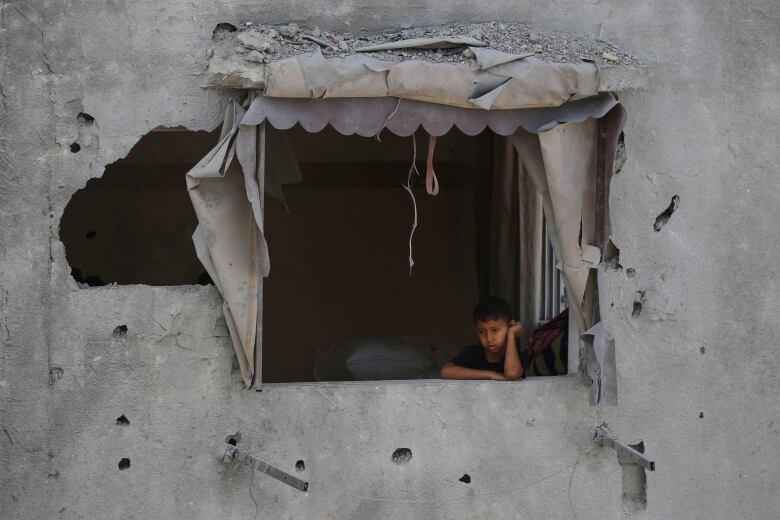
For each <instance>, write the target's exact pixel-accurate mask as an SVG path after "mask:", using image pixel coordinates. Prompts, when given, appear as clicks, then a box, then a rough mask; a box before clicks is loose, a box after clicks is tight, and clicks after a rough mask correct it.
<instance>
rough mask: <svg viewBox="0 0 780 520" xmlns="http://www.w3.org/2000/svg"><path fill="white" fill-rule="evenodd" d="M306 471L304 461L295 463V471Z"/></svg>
mask: <svg viewBox="0 0 780 520" xmlns="http://www.w3.org/2000/svg"><path fill="white" fill-rule="evenodd" d="M305 469H306V464H304V462H303V461H302V460H299V461H298V462H296V463H295V471H299V472H300V471H303V470H305Z"/></svg>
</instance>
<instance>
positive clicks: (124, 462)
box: [119, 457, 130, 470]
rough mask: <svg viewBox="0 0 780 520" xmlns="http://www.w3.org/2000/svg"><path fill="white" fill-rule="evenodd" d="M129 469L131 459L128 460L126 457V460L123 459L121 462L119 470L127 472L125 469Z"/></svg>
mask: <svg viewBox="0 0 780 520" xmlns="http://www.w3.org/2000/svg"><path fill="white" fill-rule="evenodd" d="M129 467H130V459H128V458H127V457H125V458H123V459H121V460H120V461H119V469H120V470H125V469H127V468H129Z"/></svg>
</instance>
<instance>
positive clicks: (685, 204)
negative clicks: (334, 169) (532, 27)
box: [0, 0, 780, 520]
mask: <svg viewBox="0 0 780 520" xmlns="http://www.w3.org/2000/svg"><path fill="white" fill-rule="evenodd" d="M778 18H780V9H779V8H778V5H777V3H776V2H773V1H771V0H767V1H757V0H753V1H748V2H719V3H712V2H707V1H704V0H701V1H696V2H672V1H661V0H656V1H648V2H634V3H625V2H616V1H605V2H592V1H589V2H573V1H567V0H554V1H551V2H547V3H539V2H530V1H527V0H523V1H520V2H507V1H497V2H489V3H486V2H475V1H468V2H444V1H439V0H436V1H431V2H417V1H401V2H393V3H387V2H377V1H373V0H372V1H364V2H356V1H343V2H336V3H333V2H323V1H310V2H287V3H270V2H259V3H258V2H245V1H242V2H208V1H202V0H194V1H189V2H178V1H177V2H170V3H157V2H123V1H119V0H112V1H105V2H75V1H74V2H56V3H51V2H40V1H38V2H4V3H2V5H0V48H2V53H1V54H0V60H2V61H1V62H0V70H2V76H1V77H0V85H1V86H2V89H1V90H0V106H1V107H2V111H3V117H2V118H0V181H1V182H2V189H0V230H1V231H0V265H2V269H0V340H2V356H0V399H1V400H2V404H1V406H0V421H2V429H3V432H2V433H0V450H1V451H0V456H2V462H1V463H0V464H2V466H0V467H2V468H3V471H2V472H0V479H2V485H1V486H0V517H2V518H23V519H38V518H47V519H48V518H180V517H187V518H193V519H200V518H203V519H206V518H214V517H217V516H220V517H228V518H252V517H253V516H254V515H255V505H254V502H253V499H252V497H250V495H249V487H250V474H249V473H248V472H247V471H245V470H240V469H239V470H234V471H225V470H223V469H222V468H221V467H220V466H219V465H218V464H217V463H216V462H214V461H213V460H212V459H211V458H210V456H209V455H208V450H207V444H208V440H209V438H210V437H212V436H214V435H218V434H225V433H232V432H234V431H236V430H241V431H242V432H244V434H245V438H244V440H243V441H242V443H247V444H248V445H250V446H252V447H253V448H254V449H256V450H257V453H258V455H261V456H262V457H263V458H264V459H265V460H267V461H268V462H272V463H275V464H277V465H279V466H280V467H281V468H283V469H285V470H287V471H293V468H294V464H295V461H296V460H298V459H303V460H305V463H306V470H305V472H304V473H302V475H303V476H304V477H305V478H306V479H307V480H309V481H310V482H311V489H310V491H309V493H308V494H307V495H302V494H299V493H297V492H295V491H294V490H292V488H288V487H286V486H284V485H283V484H280V483H277V482H275V481H272V480H268V479H267V478H265V477H262V476H258V478H257V482H258V484H259V488H256V489H255V492H254V500H255V501H256V502H257V504H258V506H257V507H258V508H259V511H260V514H259V517H262V518H305V519H311V518H353V519H361V520H362V519H369V518H432V519H437V520H438V519H461V518H464V519H465V518H486V517H489V518H517V517H527V518H536V517H545V518H560V519H564V518H578V519H590V518H593V519H595V518H599V519H603V518H613V519H618V518H625V513H624V511H623V505H622V501H621V484H620V482H621V477H620V466H619V465H618V463H617V458H616V457H615V454H614V452H612V451H610V450H607V449H601V448H595V447H594V446H593V445H592V444H591V442H590V435H591V428H592V427H593V426H595V425H596V424H598V423H600V422H601V421H607V422H608V423H609V425H610V427H611V428H612V429H613V431H614V432H615V433H616V434H617V435H618V437H620V438H622V439H623V440H626V441H628V442H635V441H638V440H642V441H644V443H645V447H646V451H647V453H648V454H650V455H651V456H653V457H654V458H655V461H656V465H657V468H658V469H657V471H655V472H653V473H650V474H648V476H647V486H648V491H647V497H648V504H647V509H646V510H645V511H642V512H638V513H636V514H635V517H636V518H646V519H669V518H697V519H698V518H701V519H721V518H722V519H733V518H749V519H763V518H774V517H775V516H776V512H777V511H778V510H780V493H778V491H777V485H776V482H777V481H778V480H780V470H778V468H777V465H776V464H775V462H774V461H775V460H777V458H778V456H780V449H779V448H778V441H779V439H780V437H778V425H780V407H779V406H778V404H777V400H776V397H775V396H776V394H777V393H778V391H779V390H780V383H778V378H777V373H778V368H780V361H778V357H777V355H776V343H777V342H776V336H777V333H778V332H780V328H779V327H778V325H777V319H776V316H777V315H778V312H779V311H780V308H779V307H780V304H779V302H778V296H777V294H778V290H779V289H780V282H778V280H779V279H780V278H778V264H777V262H776V261H775V260H774V259H775V258H776V257H777V256H778V254H780V246H778V245H777V244H778V242H777V240H776V235H777V232H776V229H777V221H778V217H780V214H778V210H777V209H776V208H777V204H776V201H775V199H776V194H777V193H778V189H779V188H780V186H779V185H778V184H780V181H778V176H777V175H776V169H777V166H776V165H777V163H778V160H780V152H779V151H778V148H777V146H776V144H775V141H776V138H775V133H776V132H775V124H776V121H777V115H778V114H777V107H778V102H779V101H780V99H779V97H780V96H779V95H778V93H777V88H776V86H777V84H778V83H779V82H780V69H779V68H778V66H777V58H776V55H777V49H778V47H779V46H778V39H779V38H780V36H779V33H778V31H777V21H778ZM490 19H506V20H512V21H527V22H532V23H538V24H541V25H545V26H548V27H551V28H555V29H565V30H569V31H573V32H581V33H590V34H594V35H596V36H599V37H601V38H604V39H608V40H611V41H613V42H614V43H616V44H618V45H619V46H621V47H623V48H625V49H626V50H628V51H630V52H632V53H634V54H636V55H638V56H639V57H641V58H642V59H643V60H644V61H645V62H646V63H648V64H649V65H650V68H651V71H650V76H649V82H648V88H647V89H646V90H644V91H640V92H632V93H624V94H621V102H622V103H623V104H624V106H625V107H626V109H627V110H628V114H629V123H628V125H627V127H626V131H625V132H626V145H627V151H628V160H627V162H626V164H625V167H624V168H623V170H622V172H621V173H620V174H618V176H617V177H616V178H615V179H614V181H613V183H612V195H611V203H612V217H613V223H612V224H613V240H614V242H615V244H616V245H617V246H618V247H619V248H620V264H621V265H622V266H623V269H621V270H610V271H608V273H607V279H606V284H607V291H606V294H605V295H603V296H602V297H605V298H608V300H609V301H608V304H607V305H608V308H609V311H608V314H607V316H606V321H607V324H608V327H609V328H610V330H611V332H612V335H613V336H614V337H615V341H616V350H617V361H618V378H619V381H618V393H619V396H618V399H619V405H618V406H617V407H614V408H606V409H598V408H590V407H588V405H587V390H586V388H585V387H584V386H582V385H581V384H580V383H578V382H577V380H576V379H574V378H558V379H554V380H538V381H528V382H522V383H517V384H505V383H494V382H478V383H447V384H417V385H415V384H393V385H357V386H344V385H342V386H331V387H325V388H323V387H317V386H300V387H295V386H290V387H271V388H268V389H266V390H265V391H264V392H263V393H261V394H259V395H257V394H255V393H249V392H242V391H241V390H240V386H241V385H240V378H239V377H238V376H237V375H236V374H235V372H232V371H231V357H232V352H231V350H230V347H229V343H228V338H227V332H226V330H225V329H224V326H222V325H221V322H220V319H219V318H220V316H221V303H220V302H219V298H218V296H217V294H216V292H215V291H214V289H213V288H211V287H200V286H199V287H175V288H166V287H146V286H120V287H101V288H91V289H80V288H78V287H77V286H76V284H75V282H74V281H73V280H72V279H71V277H70V276H69V268H68V265H67V262H66V260H65V253H64V249H63V246H62V243H61V242H60V241H59V240H58V223H59V220H60V217H61V215H62V211H63V208H64V207H65V205H66V204H67V201H68V200H69V198H70V197H71V195H72V194H73V193H74V192H75V191H76V190H78V189H79V188H81V187H82V186H84V184H85V183H86V181H87V180H88V179H89V178H90V177H95V176H99V175H101V173H102V171H103V169H104V167H105V166H106V165H107V164H110V163H112V162H114V161H116V160H118V159H120V158H122V157H123V156H125V155H126V154H127V153H128V151H129V150H130V149H131V148H132V146H133V145H134V144H135V143H136V142H137V141H138V139H139V138H140V136H142V135H144V134H145V133H147V132H148V131H149V130H151V129H152V128H155V127H157V126H159V125H165V126H177V125H182V126H186V127H188V128H190V129H193V130H202V129H207V130H211V129H213V128H215V127H216V126H217V124H218V123H219V121H220V119H221V116H222V113H223V108H224V103H225V101H226V99H227V96H228V95H230V94H229V93H226V92H216V91H211V90H207V89H203V88H201V84H202V79H203V71H204V69H205V65H206V59H207V56H208V49H209V46H210V43H211V31H212V29H213V27H214V26H215V25H216V24H217V23H219V22H223V21H228V22H232V23H240V22H242V21H245V20H258V21H259V20H263V21H271V22H283V21H287V20H292V21H296V22H298V23H299V24H304V25H315V24H316V25H319V26H320V27H321V28H328V27H332V28H334V29H340V30H341V29H346V28H350V29H351V30H353V31H359V30H360V29H361V28H366V29H368V30H374V29H383V28H390V27H393V26H397V25H401V24H410V23H436V22H449V21H483V20H490ZM79 112H87V113H89V114H91V115H92V116H93V117H94V118H95V121H94V123H92V124H91V125H85V124H79V121H78V118H77V115H78V113H79ZM74 142H78V143H79V144H80V147H81V148H80V151H78V152H77V153H73V152H71V151H70V145H71V144H72V143H74ZM674 195H679V197H680V206H679V209H678V210H677V211H676V212H675V213H674V215H673V216H672V217H671V219H670V220H669V221H668V222H667V223H666V225H665V226H664V227H663V228H662V229H661V231H659V232H655V231H653V223H654V222H655V218H656V216H657V215H658V214H659V213H661V212H662V211H663V210H664V209H665V208H666V207H667V206H668V205H669V201H670V199H671V198H672V197H673V196H674ZM629 269H631V270H632V271H629ZM629 274H631V276H629ZM635 300H638V301H641V303H642V310H641V313H640V314H639V315H638V316H632V311H633V309H634V301H635ZM118 325H126V326H127V327H128V333H127V336H126V337H125V338H121V337H120V338H117V337H113V336H112V331H113V330H114V328H115V327H117V326H118ZM123 414H124V415H125V416H126V417H127V418H128V419H129V421H130V424H129V425H117V424H116V419H117V417H118V416H120V415H123ZM399 447H406V448H409V449H411V450H412V452H413V459H412V460H411V461H410V462H409V463H408V464H406V465H403V466H397V465H395V464H393V463H392V462H391V460H390V459H391V454H392V452H393V450H395V449H396V448H399ZM124 457H126V458H129V459H130V460H131V466H130V468H128V469H125V470H119V468H118V462H119V460H120V459H121V458H124ZM464 473H468V474H469V475H470V477H471V482H470V483H469V484H466V483H463V482H460V481H459V480H458V479H459V478H460V477H461V476H462V475H463V474H464Z"/></svg>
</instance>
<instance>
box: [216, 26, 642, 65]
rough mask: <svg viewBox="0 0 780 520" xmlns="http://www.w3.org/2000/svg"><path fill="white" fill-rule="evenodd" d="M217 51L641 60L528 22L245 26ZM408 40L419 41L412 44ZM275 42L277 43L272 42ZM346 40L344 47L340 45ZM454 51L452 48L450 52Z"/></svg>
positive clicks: (279, 55)
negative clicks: (340, 29)
mask: <svg viewBox="0 0 780 520" xmlns="http://www.w3.org/2000/svg"><path fill="white" fill-rule="evenodd" d="M218 32H219V38H218V39H217V40H218V41H215V43H216V44H217V47H218V49H220V50H219V51H218V52H223V53H224V52H225V51H228V52H234V53H236V54H240V55H243V56H246V55H247V54H248V53H249V51H250V50H256V51H258V52H262V53H264V54H266V57H267V59H268V61H278V60H283V59H286V58H289V57H291V56H295V55H298V54H308V53H312V52H315V51H316V50H317V47H318V46H319V47H324V48H327V49H330V50H331V51H333V53H334V54H335V55H337V56H340V57H344V56H347V55H350V54H354V53H356V52H371V53H372V54H371V56H372V57H373V58H376V59H378V60H382V61H387V62H392V63H397V62H399V61H402V60H404V59H416V60H422V61H429V62H436V63H440V62H443V63H462V62H468V61H469V60H471V59H473V56H471V55H470V54H469V53H464V52H463V51H464V47H469V46H470V47H484V46H489V47H490V48H491V49H494V50H498V51H502V52H506V53H510V54H521V53H524V52H528V51H530V50H533V51H534V52H535V53H536V58H538V59H541V60H543V61H546V62H561V63H577V62H580V61H581V60H583V59H585V60H589V61H593V62H596V63H609V64H620V65H623V64H626V65H633V64H638V63H639V61H638V60H637V58H635V57H633V56H630V55H628V54H627V53H625V52H623V51H621V50H620V49H618V48H617V47H615V46H614V45H612V44H611V43H609V42H605V41H601V40H597V39H596V38H594V37H593V36H575V35H572V34H568V33H565V32H561V31H549V30H546V29H543V28H540V27H535V26H532V25H528V24H524V23H492V22H489V23H472V24H451V25H437V26H409V27H407V28H403V27H402V28H400V29H399V30H398V31H396V32H386V33H379V34H371V35H361V36H359V37H358V36H355V35H353V34H351V33H348V32H344V33H334V32H331V31H323V30H322V29H320V28H319V27H312V28H310V29H307V28H303V27H300V26H298V25H297V24H293V23H290V24H286V25H281V26H278V25H268V24H253V23H249V22H248V23H244V24H242V25H241V26H240V27H239V28H238V31H237V32H231V31H230V30H229V28H227V29H224V30H220V31H218ZM409 41H416V42H418V44H415V45H418V46H417V47H415V48H408V43H409ZM271 42H274V43H271ZM341 42H344V45H342V44H341ZM419 42H423V45H425V43H424V42H430V43H431V44H433V45H437V46H441V45H442V42H445V43H444V45H446V46H449V47H451V49H445V50H443V51H442V50H441V49H440V48H439V50H440V52H437V47H424V48H420V47H419ZM448 50H452V51H454V52H448Z"/></svg>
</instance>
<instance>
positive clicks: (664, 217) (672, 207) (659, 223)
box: [653, 195, 680, 233]
mask: <svg viewBox="0 0 780 520" xmlns="http://www.w3.org/2000/svg"><path fill="white" fill-rule="evenodd" d="M679 205H680V196H679V195H675V196H674V197H672V201H671V202H670V203H669V206H668V207H667V208H666V209H665V210H664V211H663V212H662V213H661V214H660V215H658V216H657V217H656V218H655V224H653V231H655V232H656V233H658V232H659V231H661V228H663V227H664V226H665V225H666V223H667V222H669V218H670V217H671V216H672V213H674V212H675V211H677V207H678V206H679Z"/></svg>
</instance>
